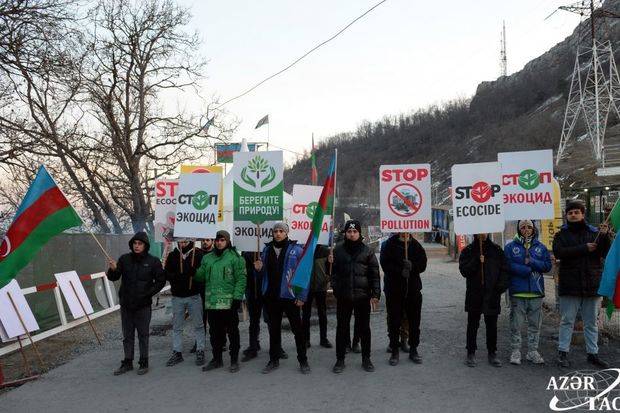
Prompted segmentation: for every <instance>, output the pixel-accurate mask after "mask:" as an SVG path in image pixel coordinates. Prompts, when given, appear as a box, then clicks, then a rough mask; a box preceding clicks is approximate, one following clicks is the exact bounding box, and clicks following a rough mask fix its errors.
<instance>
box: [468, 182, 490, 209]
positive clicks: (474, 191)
mask: <svg viewBox="0 0 620 413" xmlns="http://www.w3.org/2000/svg"><path fill="white" fill-rule="evenodd" d="M492 195H493V191H492V190H491V185H489V184H487V183H486V182H484V181H480V182H476V183H475V184H474V186H472V188H471V197H472V199H473V200H474V201H476V202H478V203H479V204H481V203H483V202H487V201H488V200H489V199H491V196H492Z"/></svg>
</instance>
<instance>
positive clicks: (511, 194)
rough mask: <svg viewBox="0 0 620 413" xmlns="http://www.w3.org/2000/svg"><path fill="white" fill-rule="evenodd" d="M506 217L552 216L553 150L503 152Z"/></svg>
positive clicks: (503, 187) (498, 158)
mask: <svg viewBox="0 0 620 413" xmlns="http://www.w3.org/2000/svg"><path fill="white" fill-rule="evenodd" d="M497 160H498V161H499V163H500V165H501V168H502V200H503V204H504V218H505V219H506V220H518V219H553V217H554V209H553V151H552V150H551V149H545V150H541V151H524V152H501V153H498V154H497Z"/></svg>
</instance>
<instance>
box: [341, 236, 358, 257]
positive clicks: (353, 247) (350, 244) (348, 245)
mask: <svg viewBox="0 0 620 413" xmlns="http://www.w3.org/2000/svg"><path fill="white" fill-rule="evenodd" d="M361 247H362V237H359V238H358V239H357V241H351V240H350V239H349V238H345V239H344V249H345V250H346V251H347V252H348V253H349V254H351V253H353V252H356V251H357V250H359V249H360V248H361Z"/></svg>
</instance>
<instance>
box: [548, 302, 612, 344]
mask: <svg viewBox="0 0 620 413" xmlns="http://www.w3.org/2000/svg"><path fill="white" fill-rule="evenodd" d="M602 299H603V298H602V297H575V296H569V295H562V296H560V317H561V320H560V335H559V337H558V350H560V351H565V352H567V353H568V351H569V349H570V340H571V337H572V336H573V327H574V325H575V318H576V317H577V312H578V311H580V310H581V311H580V312H581V318H582V319H583V335H584V337H585V341H586V352H587V353H588V354H598V324H597V320H598V312H599V310H600V308H601V301H602Z"/></svg>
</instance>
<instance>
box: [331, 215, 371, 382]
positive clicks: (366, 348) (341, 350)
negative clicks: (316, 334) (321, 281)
mask: <svg viewBox="0 0 620 413" xmlns="http://www.w3.org/2000/svg"><path fill="white" fill-rule="evenodd" d="M361 230H362V227H361V224H360V222H359V221H357V220H349V221H347V222H346V223H345V226H344V231H345V239H344V242H342V243H340V244H338V245H337V246H336V248H334V253H333V255H330V256H329V257H328V262H330V263H332V264H333V269H332V280H331V283H332V288H333V291H334V297H336V300H337V301H336V319H337V325H336V364H335V365H334V367H333V369H332V371H333V372H334V373H342V371H343V370H344V368H345V364H344V358H345V354H346V345H347V341H348V338H349V334H350V323H351V315H352V314H355V326H356V327H354V328H355V329H356V330H357V332H358V333H359V336H360V341H361V344H362V367H363V369H364V370H366V371H368V372H371V371H374V369H375V367H374V365H373V364H372V362H371V361H370V304H371V302H372V303H373V304H377V303H379V299H380V298H381V279H380V278H379V263H378V262H377V257H376V256H375V253H374V251H373V250H372V249H370V248H369V247H368V246H367V245H366V244H364V242H363V238H362V234H361Z"/></svg>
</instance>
